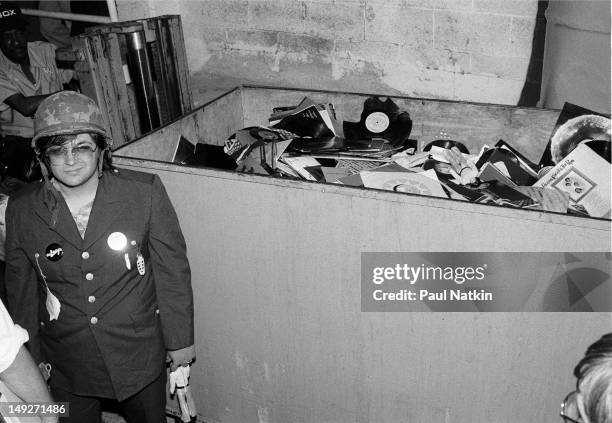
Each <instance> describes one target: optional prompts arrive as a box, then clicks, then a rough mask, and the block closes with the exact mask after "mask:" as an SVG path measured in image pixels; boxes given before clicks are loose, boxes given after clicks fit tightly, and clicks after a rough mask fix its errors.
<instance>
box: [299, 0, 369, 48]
mask: <svg viewBox="0 0 612 423" xmlns="http://www.w3.org/2000/svg"><path fill="white" fill-rule="evenodd" d="M304 6H305V11H306V13H305V16H306V18H305V32H306V33H307V34H310V35H315V36H319V37H326V38H330V39H350V40H363V39H364V28H363V20H364V9H365V6H364V5H363V4H361V3H348V4H346V3H333V4H329V3H317V2H311V1H308V2H304Z"/></svg>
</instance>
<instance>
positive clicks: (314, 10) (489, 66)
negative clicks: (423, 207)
mask: <svg viewBox="0 0 612 423" xmlns="http://www.w3.org/2000/svg"><path fill="white" fill-rule="evenodd" d="M117 6H118V13H119V18H120V19H122V20H129V19H137V18H143V17H149V16H157V15H162V14H180V15H181V17H182V22H183V30H184V33H185V43H186V49H187V56H188V60H189V67H190V72H191V75H192V89H193V94H194V100H195V102H196V103H202V102H203V101H205V100H208V99H210V98H211V97H212V96H213V95H214V94H216V93H220V92H223V91H225V90H226V89H228V88H230V87H233V86H235V85H237V84H240V83H254V84H265V85H273V86H285V87H301V88H311V89H324V90H344V91H357V92H368V93H383V94H402V95H409V96H417V97H427V98H440V99H453V100H465V101H477V102H487V103H501V104H516V103H517V101H518V99H519V96H520V93H521V90H522V88H523V85H524V81H525V77H526V73H527V68H528V64H529V57H530V54H531V43H532V35H533V30H534V25H535V18H536V12H537V0H387V1H385V0H343V1H335V0H301V1H297V0H200V1H193V0H176V1H160V0H149V1H135V0H117Z"/></svg>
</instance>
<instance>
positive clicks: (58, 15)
mask: <svg viewBox="0 0 612 423" xmlns="http://www.w3.org/2000/svg"><path fill="white" fill-rule="evenodd" d="M108 1H112V0H108ZM21 12H22V13H23V14H24V15H30V16H40V17H43V18H54V19H66V20H69V21H79V22H93V23H98V24H108V23H111V22H117V21H116V20H115V21H112V20H111V19H112V18H109V17H108V16H96V15H82V14H78V13H64V12H47V11H43V10H37V9H21ZM116 18H117V10H116V9H115V19H116Z"/></svg>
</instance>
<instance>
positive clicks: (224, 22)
mask: <svg viewBox="0 0 612 423" xmlns="http://www.w3.org/2000/svg"><path fill="white" fill-rule="evenodd" d="M247 6H248V2H246V1H237V0H227V1H225V0H207V1H205V2H192V1H188V2H184V3H183V6H182V7H183V9H184V12H187V13H185V14H184V15H183V19H184V20H185V19H189V21H191V22H195V21H196V19H194V18H195V17H197V21H198V26H204V27H209V28H237V29H242V28H244V27H246V25H247V17H248V8H247ZM184 25H185V24H184ZM189 28H190V27H189V26H185V27H184V29H185V30H189Z"/></svg>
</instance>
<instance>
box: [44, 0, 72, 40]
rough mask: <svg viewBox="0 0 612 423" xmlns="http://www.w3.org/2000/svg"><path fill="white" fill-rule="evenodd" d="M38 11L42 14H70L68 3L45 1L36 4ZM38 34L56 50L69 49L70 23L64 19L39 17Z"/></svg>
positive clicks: (61, 0) (55, 0)
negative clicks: (53, 45)
mask: <svg viewBox="0 0 612 423" xmlns="http://www.w3.org/2000/svg"><path fill="white" fill-rule="evenodd" d="M38 10H40V11H43V12H61V13H70V1H68V0H45V1H41V2H39V3H38ZM39 21H40V33H41V34H42V35H43V37H45V38H46V39H47V41H49V42H50V43H53V44H55V46H56V47H57V48H70V47H71V46H72V43H71V41H70V28H71V26H72V22H71V21H69V20H65V19H55V18H45V17H40V18H39Z"/></svg>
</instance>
